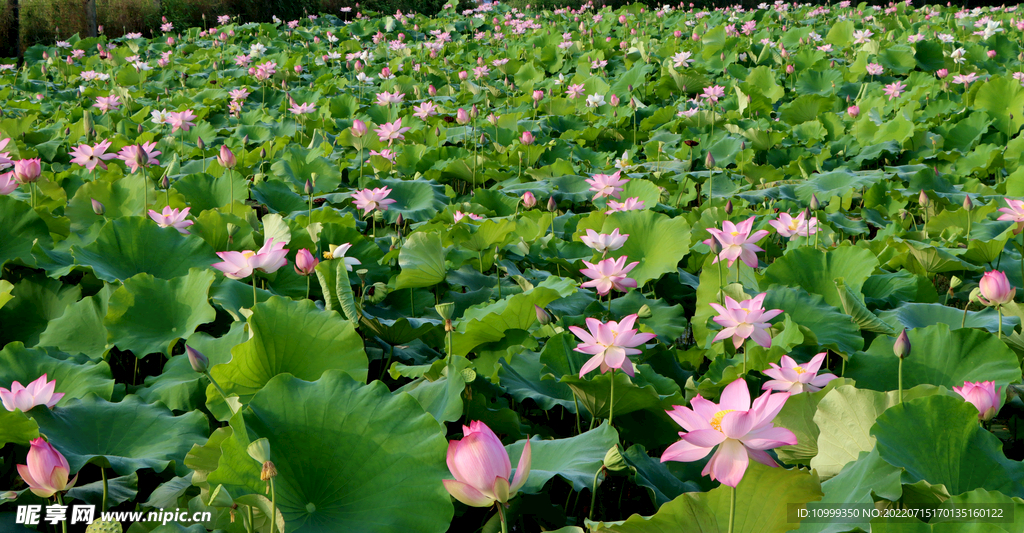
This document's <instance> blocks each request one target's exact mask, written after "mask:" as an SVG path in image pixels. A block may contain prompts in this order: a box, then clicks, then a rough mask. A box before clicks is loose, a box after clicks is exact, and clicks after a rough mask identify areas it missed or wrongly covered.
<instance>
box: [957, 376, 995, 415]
mask: <svg viewBox="0 0 1024 533" xmlns="http://www.w3.org/2000/svg"><path fill="white" fill-rule="evenodd" d="M1000 389H1002V387H999V388H996V382H994V381H981V382H975V383H971V382H969V381H965V382H964V386H963V387H953V391H954V392H956V393H957V394H959V395H960V396H963V398H964V400H967V401H968V402H971V403H972V404H974V406H975V407H977V408H978V418H979V419H980V420H983V421H986V422H987V421H989V420H992V417H993V416H996V413H997V412H999V391H1000Z"/></svg>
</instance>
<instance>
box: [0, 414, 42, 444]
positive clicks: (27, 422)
mask: <svg viewBox="0 0 1024 533" xmlns="http://www.w3.org/2000/svg"><path fill="white" fill-rule="evenodd" d="M36 438H39V425H38V424H36V421H35V420H32V419H31V418H29V417H28V415H26V414H25V413H22V412H21V411H8V410H7V409H0V448H2V447H4V446H6V445H7V443H8V442H13V443H15V444H20V445H22V446H28V445H29V442H31V441H32V439H36Z"/></svg>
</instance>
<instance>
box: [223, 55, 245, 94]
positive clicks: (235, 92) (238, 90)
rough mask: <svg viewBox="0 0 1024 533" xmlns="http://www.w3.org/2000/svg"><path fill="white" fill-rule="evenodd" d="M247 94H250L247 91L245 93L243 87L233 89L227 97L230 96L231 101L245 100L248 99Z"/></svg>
mask: <svg viewBox="0 0 1024 533" xmlns="http://www.w3.org/2000/svg"><path fill="white" fill-rule="evenodd" d="M240 57H244V58H246V59H248V58H249V56H240ZM249 94H250V93H249V91H247V90H246V89H245V87H242V88H241V89H234V90H232V91H231V92H229V93H228V95H229V96H231V99H232V100H245V99H246V98H248V97H249Z"/></svg>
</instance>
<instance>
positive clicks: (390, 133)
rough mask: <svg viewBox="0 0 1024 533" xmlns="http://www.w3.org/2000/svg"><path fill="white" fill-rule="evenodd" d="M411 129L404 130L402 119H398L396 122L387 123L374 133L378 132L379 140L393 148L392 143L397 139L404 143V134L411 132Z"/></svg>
mask: <svg viewBox="0 0 1024 533" xmlns="http://www.w3.org/2000/svg"><path fill="white" fill-rule="evenodd" d="M409 129H410V128H403V127H402V119H398V120H396V121H394V122H386V123H384V124H382V125H381V126H380V127H379V128H377V129H375V130H373V131H375V132H377V138H378V139H380V142H384V141H387V142H388V146H391V143H392V142H393V141H394V140H395V139H400V140H403V141H404V140H405V136H404V135H402V134H403V133H405V132H407V131H409Z"/></svg>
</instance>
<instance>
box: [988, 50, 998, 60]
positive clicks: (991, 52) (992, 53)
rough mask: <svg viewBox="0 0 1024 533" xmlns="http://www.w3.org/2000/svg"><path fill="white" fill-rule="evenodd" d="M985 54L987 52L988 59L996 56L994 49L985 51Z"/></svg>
mask: <svg viewBox="0 0 1024 533" xmlns="http://www.w3.org/2000/svg"><path fill="white" fill-rule="evenodd" d="M986 54H988V58H989V59H995V58H996V51H995V50H989V51H988V52H986Z"/></svg>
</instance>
